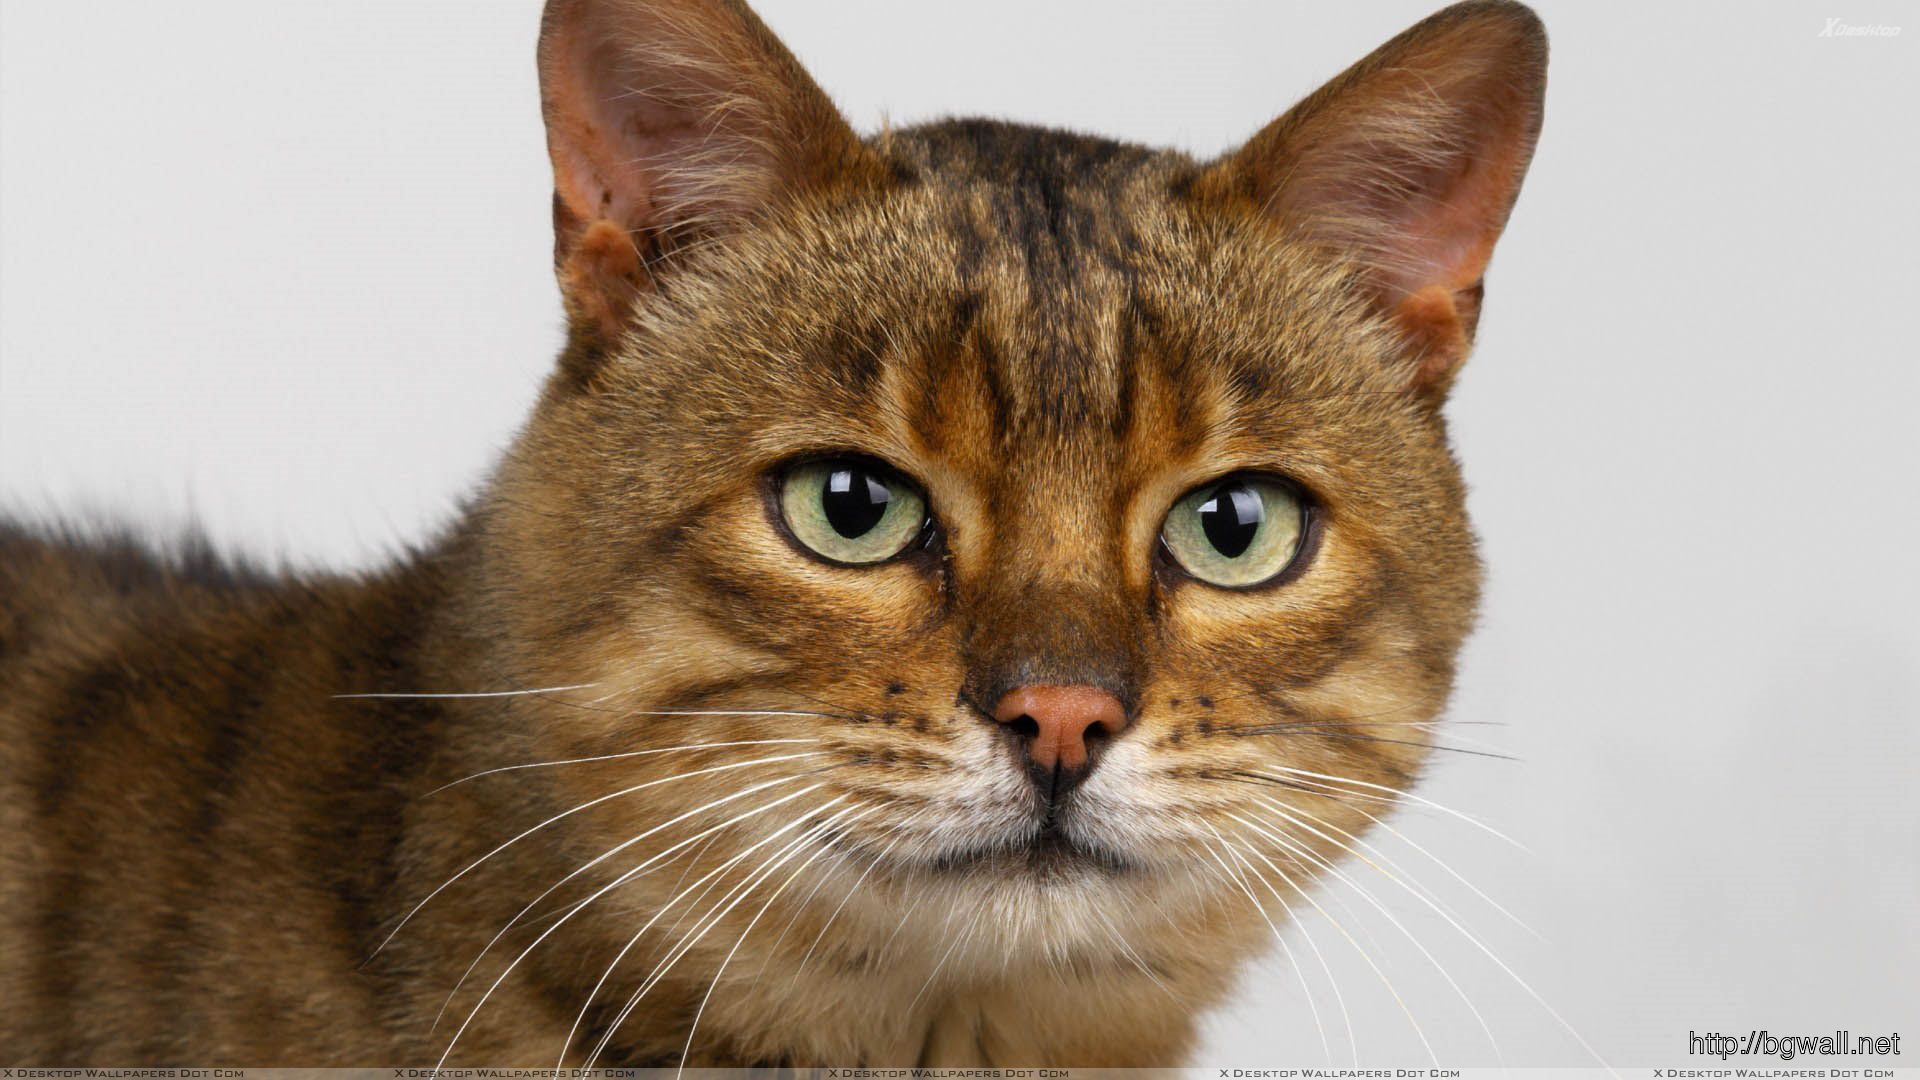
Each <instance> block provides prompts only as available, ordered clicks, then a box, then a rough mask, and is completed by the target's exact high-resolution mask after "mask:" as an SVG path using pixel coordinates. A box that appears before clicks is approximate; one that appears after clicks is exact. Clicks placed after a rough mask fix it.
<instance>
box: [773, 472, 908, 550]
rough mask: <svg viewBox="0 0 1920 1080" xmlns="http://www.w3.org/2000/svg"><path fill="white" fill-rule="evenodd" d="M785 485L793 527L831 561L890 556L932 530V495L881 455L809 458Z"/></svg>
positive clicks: (784, 508) (782, 491)
mask: <svg viewBox="0 0 1920 1080" xmlns="http://www.w3.org/2000/svg"><path fill="white" fill-rule="evenodd" d="M779 485H780V486H779V502H780V513H781V516H782V518H783V519H784V520H785V521H786V525H787V531H788V532H790V533H792V534H793V538H794V539H795V540H797V541H799V542H800V545H801V546H802V547H804V548H806V549H807V550H808V551H811V552H813V553H814V554H815V555H818V556H820V557H821V558H823V559H825V560H827V561H828V562H833V563H843V564H849V565H856V566H859V565H867V564H871V563H879V562H885V561H886V560H888V559H891V558H893V557H894V556H895V555H898V554H900V553H901V552H902V551H905V550H906V549H907V547H908V546H909V545H911V544H912V543H913V542H914V541H915V540H917V539H919V538H920V537H921V536H922V535H923V534H924V533H925V532H926V526H927V502H926V499H925V498H923V497H922V496H921V494H920V492H919V490H918V489H917V488H915V487H914V486H913V484H912V483H911V482H909V481H907V480H906V479H905V478H903V477H901V476H900V474H898V473H896V472H894V471H893V470H891V469H888V468H887V467H885V466H884V465H881V464H880V463H878V462H875V461H869V460H866V459H863V458H850V457H843V458H825V459H821V460H816V461H806V462H802V463H800V464H798V465H795V466H794V467H793V468H791V469H788V470H787V471H786V473H785V474H784V475H783V476H781V477H780V481H779Z"/></svg>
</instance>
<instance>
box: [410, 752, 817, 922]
mask: <svg viewBox="0 0 1920 1080" xmlns="http://www.w3.org/2000/svg"><path fill="white" fill-rule="evenodd" d="M824 753H826V751H824V750H814V751H809V752H807V753H804V754H785V755H781V756H777V757H770V758H755V759H754V760H752V761H736V762H729V763H728V764H725V765H715V766H712V767H710V768H706V769H697V770H695V771H693V772H689V773H678V774H676V775H673V776H667V777H662V778H661V779H658V780H649V781H647V782H646V783H644V784H635V785H633V786H632V787H626V788H621V789H620V790H619V791H616V792H614V793H612V794H611V795H602V796H600V797H599V798H596V799H589V800H587V801H586V802H583V803H581V804H580V805H578V806H576V807H574V808H572V809H571V810H563V811H561V812H560V813H558V814H555V815H554V816H552V817H550V818H548V819H547V820H545V821H543V822H541V823H540V824H538V825H535V826H534V827H532V828H530V829H528V830H527V831H525V832H523V833H521V834H520V835H518V836H516V837H514V838H513V839H511V840H508V841H507V842H506V843H504V844H501V845H500V846H499V847H497V848H494V849H493V850H492V851H489V852H487V853H486V854H485V855H482V856H480V857H479V858H478V859H475V860H474V861H473V862H471V863H468V864H467V866H466V867H465V868H464V869H462V870H461V871H460V872H459V873H457V874H455V875H453V876H452V877H450V878H448V879H447V880H445V881H443V882H441V883H440V886H439V888H436V889H434V890H433V891H432V892H430V893H428V894H427V895H426V898H425V899H423V900H421V901H420V902H419V903H417V904H415V905H414V906H413V908H412V910H410V911H408V912H407V913H406V914H405V915H404V916H402V917H401V919H400V921H399V923H397V924H396V925H395V926H394V928H393V929H392V930H391V931H389V932H388V933H387V936H386V937H385V938H382V939H381V941H380V944H379V946H378V947H376V948H375V949H374V950H373V955H374V956H378V955H380V950H381V949H384V948H386V947H387V945H388V944H389V943H390V942H392V941H393V938H394V935H395V934H398V933H399V932H400V930H401V928H403V927H405V926H406V925H407V923H408V921H409V920H411V919H412V918H413V917H414V916H415V915H417V914H419V913H420V909H421V908H423V907H426V906H427V904H428V903H430V902H431V901H432V900H433V898H434V897H436V896H439V895H440V894H441V893H442V892H444V891H446V888H447V886H449V885H452V884H453V883H454V882H456V881H459V880H460V879H461V878H463V877H466V876H467V874H469V873H471V872H472V871H473V869H474V868H475V867H477V866H479V865H480V864H481V863H484V862H486V861H487V860H488V859H491V858H493V857H494V856H495V855H498V854H500V853H501V852H503V851H505V850H507V849H508V848H510V847H512V846H513V845H515V844H517V843H519V842H520V841H522V840H525V839H526V838H527V837H529V836H532V835H533V834H534V833H536V832H539V831H540V830H541V829H544V828H546V827H547V826H549V825H551V824H553V823H554V822H556V821H559V820H561V819H562V818H566V817H570V816H572V815H574V814H577V813H579V812H580V811H582V810H585V809H588V808H589V807H593V806H598V805H600V804H601V803H604V802H607V801H608V800H611V799H617V798H619V797H620V796H622V795H631V794H633V793H634V792H636V791H641V790H644V789H646V788H650V787H658V786H659V785H661V784H671V783H674V782H675V781H678V780H690V779H692V778H694V777H696V776H706V775H709V774H711V773H717V772H724V771H726V770H729V769H744V768H747V767H748V766H752V765H767V764H771V763H774V762H779V761H794V760H797V759H799V758H810V757H819V756H821V755H822V754H824Z"/></svg>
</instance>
